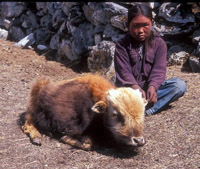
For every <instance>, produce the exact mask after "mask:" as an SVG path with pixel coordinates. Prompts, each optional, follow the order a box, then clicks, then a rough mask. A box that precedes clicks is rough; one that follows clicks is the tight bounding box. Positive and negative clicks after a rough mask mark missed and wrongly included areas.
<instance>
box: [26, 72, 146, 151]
mask: <svg viewBox="0 0 200 169" xmlns="http://www.w3.org/2000/svg"><path fill="white" fill-rule="evenodd" d="M144 106H145V103H144V100H143V99H142V97H141V93H139V94H138V91H135V90H133V89H131V88H119V89H116V88H115V86H114V85H113V84H111V83H110V82H109V81H108V80H106V79H105V78H103V77H102V76H99V75H94V74H88V75H85V76H81V77H78V78H75V79H72V80H67V81H60V82H51V81H50V80H49V79H47V78H42V79H39V80H36V82H35V83H34V84H33V86H32V88H31V93H30V98H29V102H28V108H27V112H26V122H25V125H24V126H22V129H23V131H24V133H26V134H28V135H29V136H30V139H31V140H32V142H33V143H35V144H40V141H39V138H40V137H41V135H40V133H41V134H43V133H44V134H48V135H52V136H55V134H56V135H59V138H61V141H63V142H65V143H68V144H70V145H72V146H74V147H78V148H82V149H85V150H90V149H91V146H92V143H91V140H90V139H89V138H88V137H85V135H84V133H86V131H87V130H88V128H89V126H90V124H91V123H92V121H93V120H94V119H95V118H97V117H99V115H98V116H97V114H99V113H101V114H102V115H100V116H102V117H103V118H102V119H103V120H104V122H103V123H104V124H103V126H102V128H103V127H105V128H107V129H108V130H109V131H110V133H111V135H112V136H113V138H115V140H116V141H117V142H119V143H123V144H126V145H132V146H141V145H143V144H144V140H143V136H142V130H143V129H142V126H143V116H144Z"/></svg>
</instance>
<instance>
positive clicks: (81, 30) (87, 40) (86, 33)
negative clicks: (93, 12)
mask: <svg viewBox="0 0 200 169" xmlns="http://www.w3.org/2000/svg"><path fill="white" fill-rule="evenodd" d="M93 45H94V26H93V25H92V24H90V23H89V22H84V23H83V24H80V25H79V27H78V28H77V29H76V30H75V32H74V33H73V43H72V52H73V55H75V56H76V55H78V56H82V55H84V54H86V53H87V52H88V47H89V46H93Z"/></svg>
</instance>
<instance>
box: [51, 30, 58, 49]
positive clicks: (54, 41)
mask: <svg viewBox="0 0 200 169" xmlns="http://www.w3.org/2000/svg"><path fill="white" fill-rule="evenodd" d="M59 42H60V37H59V34H58V33H57V34H55V35H53V36H52V38H51V41H50V48H51V49H56V50H57V49H59Z"/></svg>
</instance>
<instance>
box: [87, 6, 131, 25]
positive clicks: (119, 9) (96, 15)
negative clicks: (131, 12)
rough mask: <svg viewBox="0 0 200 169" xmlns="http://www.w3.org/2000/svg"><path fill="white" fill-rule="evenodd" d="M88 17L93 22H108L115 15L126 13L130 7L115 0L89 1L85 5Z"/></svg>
mask: <svg viewBox="0 0 200 169" xmlns="http://www.w3.org/2000/svg"><path fill="white" fill-rule="evenodd" d="M83 11H84V14H85V16H86V18H87V19H88V20H89V21H90V22H91V23H92V24H93V25H97V24H108V23H109V22H110V18H111V17H112V16H114V15H122V14H124V15H126V14H127V13H128V9H127V8H125V7H123V6H120V5H118V4H116V3H113V2H100V3H88V4H87V5H84V6H83Z"/></svg>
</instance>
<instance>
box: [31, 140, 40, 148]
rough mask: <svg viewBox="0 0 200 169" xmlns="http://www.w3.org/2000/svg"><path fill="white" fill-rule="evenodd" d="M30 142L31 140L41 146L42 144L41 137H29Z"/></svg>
mask: <svg viewBox="0 0 200 169" xmlns="http://www.w3.org/2000/svg"><path fill="white" fill-rule="evenodd" d="M31 142H32V143H33V144H34V145H37V146H41V145H42V143H41V139H39V138H33V139H31Z"/></svg>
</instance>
